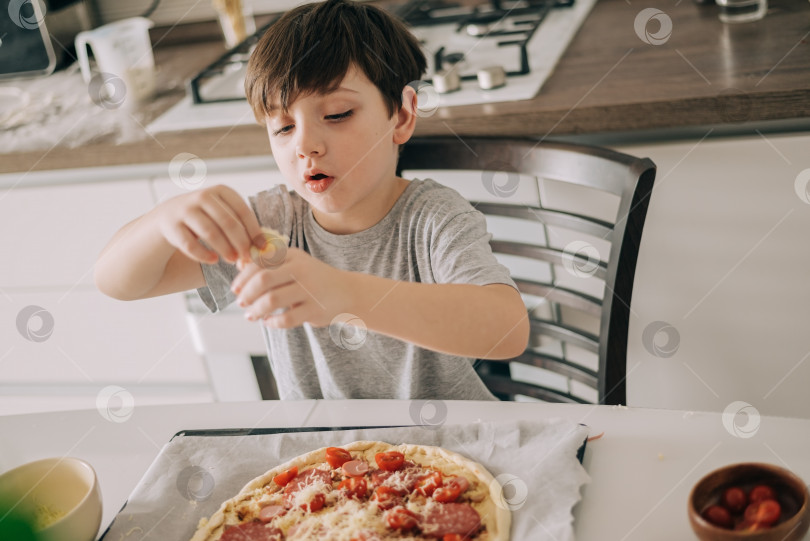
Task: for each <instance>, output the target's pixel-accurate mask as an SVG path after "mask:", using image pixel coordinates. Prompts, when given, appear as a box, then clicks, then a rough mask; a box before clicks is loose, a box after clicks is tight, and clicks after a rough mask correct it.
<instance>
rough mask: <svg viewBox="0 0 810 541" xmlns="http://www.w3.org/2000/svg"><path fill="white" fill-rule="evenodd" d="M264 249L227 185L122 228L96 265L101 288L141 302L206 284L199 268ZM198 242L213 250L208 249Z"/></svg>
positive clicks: (177, 199) (242, 204) (183, 199)
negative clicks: (257, 247)
mask: <svg viewBox="0 0 810 541" xmlns="http://www.w3.org/2000/svg"><path fill="white" fill-rule="evenodd" d="M251 238H253V239H255V241H254V242H256V243H257V244H261V243H263V242H264V240H263V239H264V237H263V236H262V235H261V229H260V227H259V224H258V221H257V219H256V216H255V215H254V214H253V212H252V211H251V210H250V207H248V206H247V204H246V203H245V202H244V200H243V199H242V198H241V196H240V195H239V194H238V193H236V192H235V191H234V190H232V189H230V188H227V187H225V186H214V187H212V188H207V189H205V190H200V191H197V192H192V193H188V194H184V195H181V196H177V197H174V198H172V199H169V200H167V201H166V202H164V203H162V204H160V205H158V206H157V207H155V208H154V209H152V210H151V211H150V212H148V213H147V214H145V215H143V216H141V217H140V218H137V219H135V220H133V221H132V222H130V223H128V224H127V225H125V226H124V227H122V228H121V230H119V231H118V232H117V233H116V234H115V235H114V236H113V238H112V240H111V241H110V242H109V243H108V244H107V246H106V247H105V248H104V250H102V252H101V254H100V255H99V258H98V261H97V262H96V265H95V270H94V279H95V283H96V287H98V289H99V290H100V291H101V292H102V293H104V294H106V295H108V296H110V297H113V298H116V299H120V300H134V299H143V298H147V297H154V296H157V295H165V294H168V293H175V292H179V291H187V290H189V289H195V288H198V287H202V286H204V285H205V279H204V278H203V274H202V269H201V267H200V263H209V264H211V263H214V262H216V261H217V259H218V256H217V254H222V255H223V258H224V259H226V260H228V261H232V262H233V261H235V260H236V259H237V258H238V257H249V254H250V245H251V242H252V241H251V240H250V239H251ZM200 240H202V241H205V243H206V244H207V245H208V246H210V247H211V249H208V248H206V247H205V246H203V244H202V243H200Z"/></svg>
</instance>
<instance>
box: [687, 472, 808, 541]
mask: <svg viewBox="0 0 810 541" xmlns="http://www.w3.org/2000/svg"><path fill="white" fill-rule="evenodd" d="M758 487H767V488H758ZM754 489H756V491H755V490H754ZM769 490H770V492H769ZM752 492H753V497H752ZM770 495H773V497H770V498H768V497H766V496H770ZM755 500H757V501H755ZM808 501H810V494H808V490H807V486H806V484H805V483H804V481H803V480H802V479H801V478H799V477H798V476H796V475H795V474H793V473H792V472H790V471H788V470H786V469H784V468H781V467H778V466H775V465H771V464H760V463H742V464H732V465H730V466H725V467H723V468H719V469H717V470H714V471H712V472H710V473H708V474H706V475H705V476H704V477H703V478H702V479H700V480H699V481H698V482H697V483H696V484H695V485H694V487H693V488H692V491H691V493H690V495H689V500H688V502H687V511H688V517H689V523H690V526H691V527H692V530H693V531H694V532H695V534H696V535H697V537H698V538H699V539H700V540H701V541H736V540H745V541H782V540H784V541H800V540H802V539H803V538H804V535H805V534H806V533H807V531H808V528H810V504H809V503H808ZM763 502H766V503H763ZM710 509H711V510H710ZM718 509H719V510H718ZM726 513H727V514H728V517H730V519H731V520H730V524H729V520H728V518H727V516H726Z"/></svg>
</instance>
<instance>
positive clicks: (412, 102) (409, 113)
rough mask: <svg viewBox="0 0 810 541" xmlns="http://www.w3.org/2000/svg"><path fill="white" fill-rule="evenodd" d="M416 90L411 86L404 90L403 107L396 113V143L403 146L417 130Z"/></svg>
mask: <svg viewBox="0 0 810 541" xmlns="http://www.w3.org/2000/svg"><path fill="white" fill-rule="evenodd" d="M416 104H417V96H416V90H414V88H413V87H412V86H411V85H406V86H405V88H403V89H402V107H400V108H399V111H397V112H396V117H397V124H396V126H394V143H396V144H397V145H403V144H405V143H407V142H408V139H410V138H411V135H413V131H414V129H416V116H417V115H416Z"/></svg>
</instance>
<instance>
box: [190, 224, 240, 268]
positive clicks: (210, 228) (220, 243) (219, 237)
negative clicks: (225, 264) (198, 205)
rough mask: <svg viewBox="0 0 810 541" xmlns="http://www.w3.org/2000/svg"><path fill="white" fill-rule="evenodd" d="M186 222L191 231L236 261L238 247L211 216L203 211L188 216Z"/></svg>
mask: <svg viewBox="0 0 810 541" xmlns="http://www.w3.org/2000/svg"><path fill="white" fill-rule="evenodd" d="M185 223H186V225H187V226H188V228H189V229H190V230H191V232H192V233H193V234H194V235H196V236H197V238H199V239H201V240H203V241H205V243H206V244H208V246H209V247H210V248H211V249H212V250H213V251H215V252H216V253H218V254H219V255H221V256H222V257H223V258H224V259H226V260H228V261H232V262H235V261H236V258H237V253H236V249H235V248H234V247H233V246H232V245H231V243H230V242H229V241H228V238H227V237H226V236H225V234H224V233H223V232H222V230H221V229H220V228H219V226H218V225H217V223H216V222H215V221H214V220H212V219H211V217H210V216H208V215H206V214H204V213H203V212H200V213H194V214H191V215H189V216H187V217H186V220H185Z"/></svg>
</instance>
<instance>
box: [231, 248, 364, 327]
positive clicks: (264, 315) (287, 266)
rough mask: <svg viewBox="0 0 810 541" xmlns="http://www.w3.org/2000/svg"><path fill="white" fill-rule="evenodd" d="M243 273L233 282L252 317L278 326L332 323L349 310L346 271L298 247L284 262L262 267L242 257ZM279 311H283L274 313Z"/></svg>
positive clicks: (249, 317)
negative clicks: (246, 261) (336, 317)
mask: <svg viewBox="0 0 810 541" xmlns="http://www.w3.org/2000/svg"><path fill="white" fill-rule="evenodd" d="M239 268H240V270H241V272H240V273H239V275H238V276H237V277H236V278H235V279H234V281H233V283H232V284H231V290H232V291H233V292H234V293H236V294H237V302H238V303H239V306H241V307H243V308H244V309H245V317H246V318H248V319H250V320H258V319H264V320H265V321H264V324H265V325H266V326H268V327H272V328H277V329H289V328H292V327H298V326H300V325H301V324H302V323H304V322H307V323H309V324H311V325H313V326H315V327H325V326H327V325H329V324H330V323H331V322H332V320H333V319H334V317H335V316H337V315H338V314H341V313H343V312H345V311H346V308H347V306H348V303H349V302H350V300H351V292H350V291H349V287H348V285H347V273H346V272H345V271H342V270H340V269H336V268H335V267H332V266H330V265H327V264H326V263H324V262H322V261H319V260H318V259H315V258H314V257H312V256H311V255H309V254H308V253H306V252H304V251H303V250H299V249H298V248H289V249H288V250H287V255H286V257H285V259H284V262H283V263H281V264H280V265H278V266H276V267H273V268H269V269H267V268H262V267H260V266H259V265H256V264H255V263H253V262H250V263H245V262H243V261H241V260H240V262H239ZM276 310H284V311H283V312H279V313H277V314H274V315H273V312H275V311H276Z"/></svg>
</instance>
